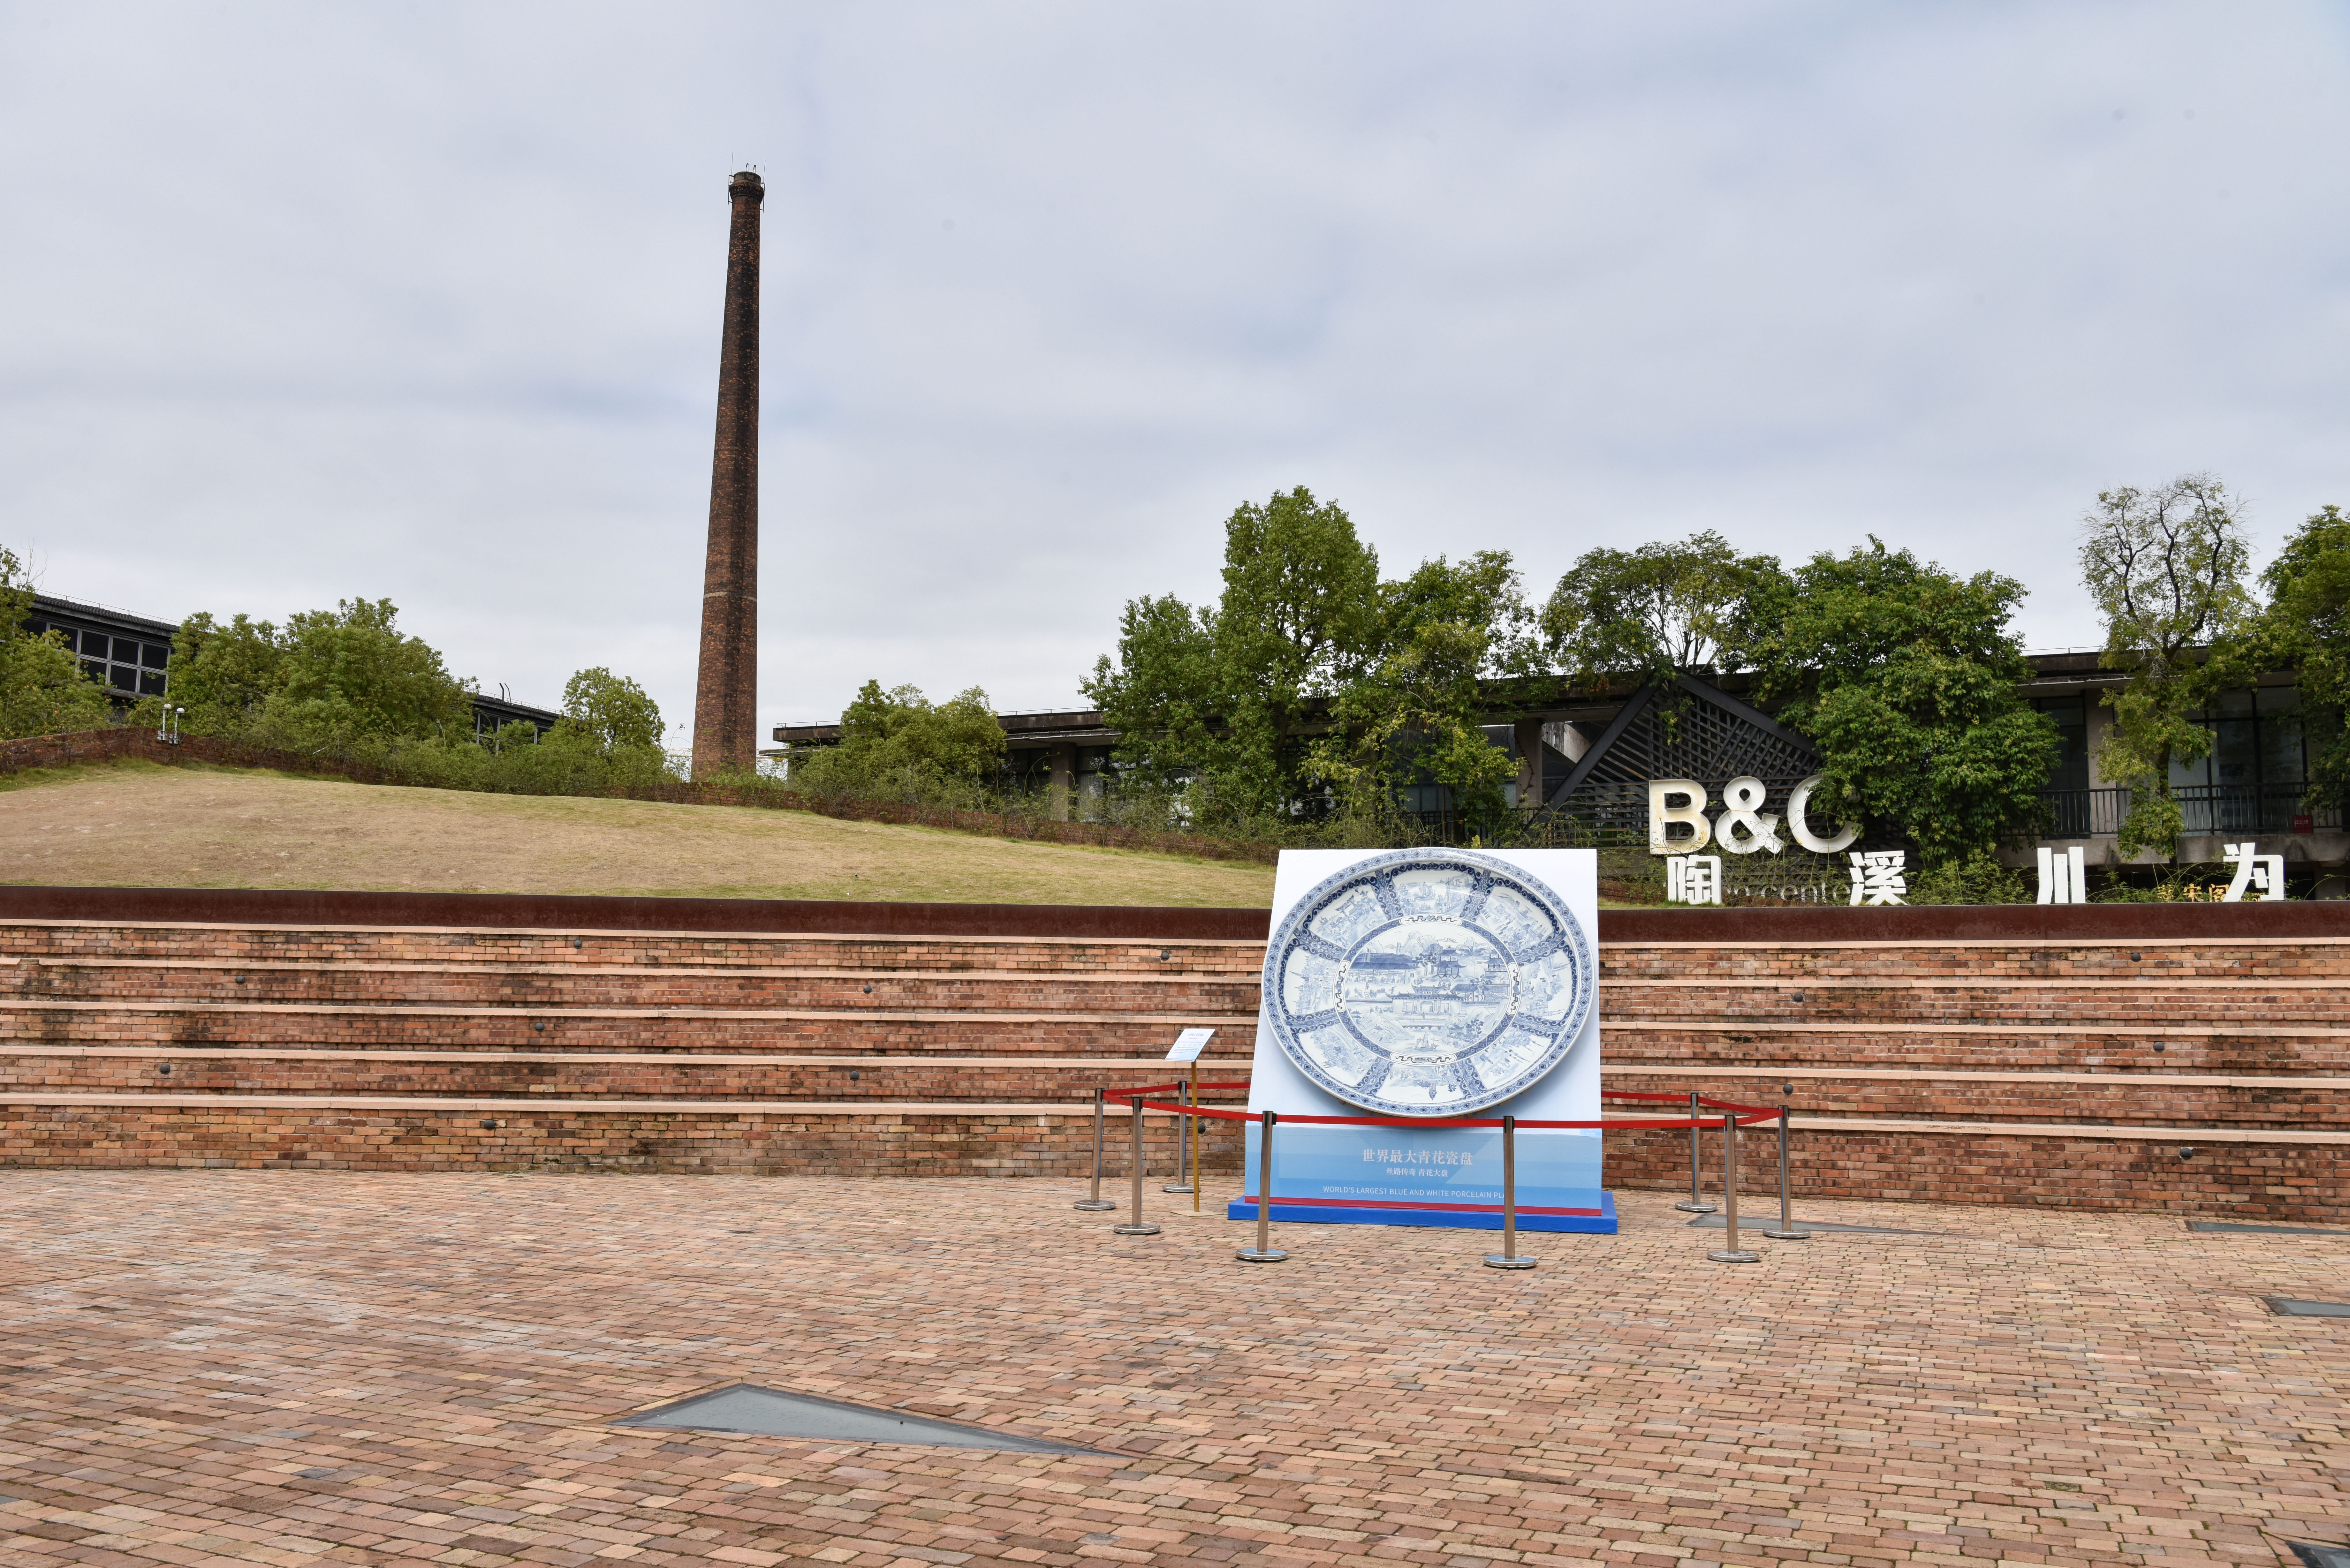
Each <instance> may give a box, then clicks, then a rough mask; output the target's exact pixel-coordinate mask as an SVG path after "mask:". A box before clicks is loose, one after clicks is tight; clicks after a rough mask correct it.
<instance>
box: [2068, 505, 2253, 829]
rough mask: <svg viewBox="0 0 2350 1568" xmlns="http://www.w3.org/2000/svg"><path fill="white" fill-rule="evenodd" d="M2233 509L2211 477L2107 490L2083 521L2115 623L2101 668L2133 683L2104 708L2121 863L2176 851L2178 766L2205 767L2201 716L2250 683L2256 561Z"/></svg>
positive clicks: (2088, 575) (2091, 572)
mask: <svg viewBox="0 0 2350 1568" xmlns="http://www.w3.org/2000/svg"><path fill="white" fill-rule="evenodd" d="M2236 512H2237V504H2236V501H2235V498H2234V497H2233V496H2230V494H2229V493H2228V489H2227V486H2226V485H2224V484H2222V483H2220V481H2219V480H2218V479H2217V478H2215V477H2213V476H2212V475H2210V474H2208V473H2190V474H2186V475H2183V476H2181V477H2179V478H2178V479H2174V480H2172V481H2171V482H2170V483H2168V484H2165V485H2162V486H2159V487H2158V488H2157V489H2154V490H2149V491H2139V490H2132V489H2128V488H2123V489H2120V490H2108V491H2105V492H2102V493H2099V495H2098V496H2097V504H2096V506H2095V509H2093V510H2092V511H2090V512H2089V513H2088V514H2086V515H2085V516H2084V517H2083V519H2082V537H2081V576H2082V577H2083V579H2084V580H2085V582H2086V583H2087V585H2088V588H2089V594H2090V597H2092V598H2094V599H2095V601H2096V604H2097V608H2098V611H2099V612H2100V613H2101V614H2102V615H2103V616H2104V618H2105V622H2106V646H2105V651H2104V653H2103V654H2102V655H2101V656H2100V658H2099V659H2098V662H2099V663H2101V664H2102V665H2104V666H2105V667H2106V669H2108V670H2126V671H2127V672H2128V675H2129V679H2128V680H2127V682H2126V684H2124V685H2123V686H2122V687H2121V688H2119V689H2118V690H2116V691H2107V692H2106V694H2105V698H2104V701H2105V702H2106V706H2108V707H2110V708H2112V709H2113V711H2114V722H2113V723H2112V725H2111V726H2110V727H2109V728H2108V729H2107V730H2106V738H2105V740H2104V742H2102V743H2101V744H2100V745H2099V747H2098V749H2097V768H2098V771H2099V772H2100V773H2102V774H2104V775H2105V776H2106V778H2107V779H2109V780H2111V781H2112V782H2114V783H2115V784H2124V785H2126V786H2127V787H2128V788H2129V790H2130V808H2129V812H2128V815H2126V816H2125V817H2124V818H2123V819H2122V824H2121V832H2120V834H2119V843H2120V846H2121V849H2122V852H2123V853H2124V854H2135V853H2136V852H2137V851H2138V850H2140V849H2144V848H2149V847H2151V848H2155V849H2158V850H2160V851H2161V852H2162V853H2163V854H2165V855H2169V854H2173V853H2175V852H2176V851H2177V849H2178V835H2179V833H2180V832H2181V830H2182V829H2183V828H2184V826H2185V823H2184V820H2183V818H2182V817H2181V815H2180V813H2179V809H2178V800H2177V799H2176V798H2175V797H2174V796H2173V795H2172V794H2171V789H2170V770H2171V765H2172V764H2173V763H2194V762H2196V761H2199V759H2200V758H2201V757H2202V756H2203V754H2204V753H2206V752H2208V751H2210V748H2211V732H2210V731H2209V730H2207V729H2205V728H2204V727H2203V724H2202V722H2201V721H2200V720H2199V719H2198V718H2196V717H2194V714H2195V712H2196V711H2197V710H2199V709H2201V708H2203V707H2204V706H2206V705H2207V704H2208V703H2209V702H2210V701H2211V699H2212V697H2213V696H2214V695H2215V694H2216V693H2217V691H2218V690H2219V688H2220V686H2222V685H2225V684H2234V683H2236V682H2239V681H2241V680H2243V679H2244V670H2242V668H2241V660H2242V659H2243V657H2244V656H2245V655H2246V654H2247V653H2248V652H2249V651H2250V644H2249V641H2248V639H2246V637H2245V635H2244V634H2245V633H2246V632H2247V631H2248V630H2249V629H2250V622H2251V616H2252V612H2253V603H2252V598H2251V594H2250V592H2249V591H2248V590H2247V588H2246V586H2245V582H2244V578H2245V575H2246V573H2247V571H2248V570H2249V569H2250V566H2251V546H2250V545H2249V544H2248V542H2247V541H2246V539H2245V536H2244V528H2243V524H2242V523H2241V522H2240V521H2239V520H2238V518H2237V516H2236Z"/></svg>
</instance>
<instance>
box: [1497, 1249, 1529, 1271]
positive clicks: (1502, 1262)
mask: <svg viewBox="0 0 2350 1568" xmlns="http://www.w3.org/2000/svg"><path fill="white" fill-rule="evenodd" d="M1485 1266H1486V1267H1487V1268H1489V1269H1531V1268H1533V1267H1534V1260H1533V1259H1532V1258H1529V1257H1527V1256H1526V1255H1525V1254H1524V1253H1523V1252H1521V1253H1519V1254H1518V1255H1517V1256H1516V1257H1514V1258H1505V1257H1503V1256H1502V1254H1501V1253H1499V1252H1488V1253H1486V1254H1485Z"/></svg>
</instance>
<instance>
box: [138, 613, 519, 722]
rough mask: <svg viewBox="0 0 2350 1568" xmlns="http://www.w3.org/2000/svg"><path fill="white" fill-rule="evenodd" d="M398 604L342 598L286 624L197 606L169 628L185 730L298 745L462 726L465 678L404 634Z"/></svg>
mask: <svg viewBox="0 0 2350 1568" xmlns="http://www.w3.org/2000/svg"><path fill="white" fill-rule="evenodd" d="M399 615H400V611H399V609H398V608H397V607H395V606H394V605H393V604H392V602H391V601H390V599H372V600H370V599H345V600H343V601H342V602H341V603H340V604H338V606H337V607H335V608H333V609H331V610H306V611H304V612H303V613H301V614H299V615H295V616H290V617H288V618H286V624H285V626H284V627H283V628H279V627H276V626H274V625H272V624H271V623H270V622H268V621H265V620H254V619H252V618H249V617H247V616H243V615H239V616H236V617H234V618H232V619H231V620H230V621H229V622H228V623H227V624H226V625H222V624H221V623H220V622H219V621H217V620H215V619H214V618H213V616H212V615H211V614H210V613H209V612H203V611H200V612H198V613H197V614H194V615H192V616H190V617H189V618H187V619H186V620H184V621H182V623H181V625H180V629H179V632H178V634H177V635H176V636H175V637H173V639H172V702H173V703H174V705H177V706H183V707H185V708H186V709H187V710H188V718H187V727H188V729H189V731H190V732H192V733H196V734H213V735H234V736H238V737H241V738H244V739H248V740H252V741H255V742H259V743H262V744H265V745H276V746H286V747H290V748H293V749H296V750H301V751H349V750H351V749H352V748H354V747H366V746H372V747H382V746H387V745H390V744H394V743H397V742H404V741H414V740H422V739H427V738H432V739H446V740H450V741H456V740H461V739H465V738H468V737H470V736H471V735H472V734H473V683H472V682H471V681H466V680H458V679H457V678H456V677H455V676H453V675H451V674H450V673H449V671H448V670H447V668H446V667H445V666H444V665H443V664H442V661H441V655H440V654H439V653H438V652H437V651H436V650H435V649H433V648H432V645H431V644H429V643H427V642H425V641H424V640H423V639H421V638H415V637H409V636H407V635H405V634H403V633H402V632H401V631H400V629H399V626H398V618H399Z"/></svg>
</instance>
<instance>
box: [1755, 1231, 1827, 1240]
mask: <svg viewBox="0 0 2350 1568" xmlns="http://www.w3.org/2000/svg"><path fill="white" fill-rule="evenodd" d="M1763 1234H1764V1235H1765V1236H1768V1237H1770V1238H1771V1240H1773V1241H1810V1240H1811V1239H1812V1238H1813V1237H1814V1236H1816V1235H1818V1234H1819V1232H1818V1231H1763Z"/></svg>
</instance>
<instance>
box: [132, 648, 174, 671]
mask: <svg viewBox="0 0 2350 1568" xmlns="http://www.w3.org/2000/svg"><path fill="white" fill-rule="evenodd" d="M139 662H140V663H141V664H143V665H145V666H146V667H147V668H148V669H150V670H161V669H162V668H163V666H165V665H167V664H169V663H171V662H172V650H171V649H169V648H167V647H165V646H164V645H163V644H161V643H160V642H142V643H140V645H139Z"/></svg>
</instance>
